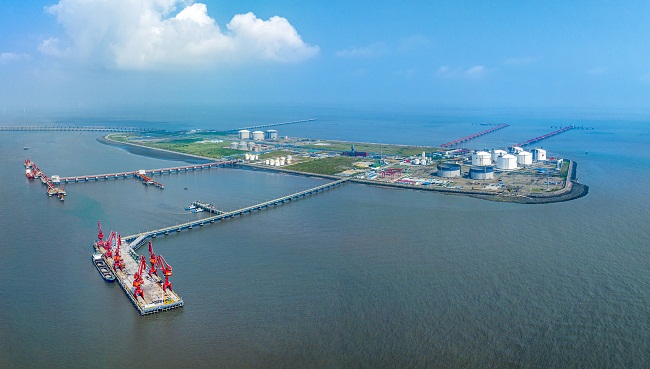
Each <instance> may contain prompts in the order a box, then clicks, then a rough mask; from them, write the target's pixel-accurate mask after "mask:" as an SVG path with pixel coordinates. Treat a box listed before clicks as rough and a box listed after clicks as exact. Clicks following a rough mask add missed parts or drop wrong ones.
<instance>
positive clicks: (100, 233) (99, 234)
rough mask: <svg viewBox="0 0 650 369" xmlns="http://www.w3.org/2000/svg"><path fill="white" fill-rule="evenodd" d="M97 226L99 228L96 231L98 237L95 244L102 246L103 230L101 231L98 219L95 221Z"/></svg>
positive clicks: (100, 223)
mask: <svg viewBox="0 0 650 369" xmlns="http://www.w3.org/2000/svg"><path fill="white" fill-rule="evenodd" d="M97 228H99V232H97V238H98V239H99V242H97V244H98V245H99V246H101V247H103V246H104V241H103V239H104V232H102V222H101V221H99V220H98V221H97Z"/></svg>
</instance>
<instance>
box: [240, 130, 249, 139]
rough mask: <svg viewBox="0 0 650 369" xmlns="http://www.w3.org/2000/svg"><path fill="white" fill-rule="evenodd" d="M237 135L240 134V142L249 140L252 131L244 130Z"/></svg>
mask: <svg viewBox="0 0 650 369" xmlns="http://www.w3.org/2000/svg"><path fill="white" fill-rule="evenodd" d="M237 133H238V134H239V139H240V140H249V139H250V138H251V131H249V130H247V129H242V130H240V131H239V132H237Z"/></svg>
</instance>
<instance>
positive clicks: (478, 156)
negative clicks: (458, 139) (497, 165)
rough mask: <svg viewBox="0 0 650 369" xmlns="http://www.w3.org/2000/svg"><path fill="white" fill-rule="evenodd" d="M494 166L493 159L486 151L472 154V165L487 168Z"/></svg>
mask: <svg viewBox="0 0 650 369" xmlns="http://www.w3.org/2000/svg"><path fill="white" fill-rule="evenodd" d="M490 164H492V157H491V156H490V154H489V153H487V152H485V151H479V152H477V153H474V154H472V165H474V166H486V165H490Z"/></svg>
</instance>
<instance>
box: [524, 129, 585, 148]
mask: <svg viewBox="0 0 650 369" xmlns="http://www.w3.org/2000/svg"><path fill="white" fill-rule="evenodd" d="M575 128H576V126H574V125H570V126H566V127H562V128H560V129H558V130H555V131H553V132H549V133H546V134H543V135H541V136H537V137H534V138H531V139H529V140H526V141H524V142H519V143H517V144H515V145H513V146H518V147H524V146H528V145H530V144H534V143H536V142H539V141H541V140H545V139H547V138H549V137H553V136H555V135H559V134H560V133H563V132H566V131H568V130H570V129H575Z"/></svg>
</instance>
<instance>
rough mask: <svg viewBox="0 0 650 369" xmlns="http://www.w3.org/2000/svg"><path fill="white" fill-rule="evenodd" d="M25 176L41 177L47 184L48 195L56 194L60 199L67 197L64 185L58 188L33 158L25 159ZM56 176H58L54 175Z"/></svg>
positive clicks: (30, 177)
mask: <svg viewBox="0 0 650 369" xmlns="http://www.w3.org/2000/svg"><path fill="white" fill-rule="evenodd" d="M25 168H26V169H25V176H26V177H27V178H28V179H34V178H40V179H41V182H42V183H43V184H44V185H46V186H47V191H46V192H45V193H46V194H47V195H48V196H56V197H58V198H59V200H61V201H63V200H64V199H65V195H66V193H65V190H64V189H63V187H61V188H58V187H57V186H55V185H54V181H53V179H52V178H50V177H49V176H47V175H46V174H45V173H43V171H42V170H40V169H39V168H38V166H37V165H36V164H35V163H34V162H33V161H31V160H29V159H25ZM52 177H56V176H52ZM57 183H58V181H57Z"/></svg>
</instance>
